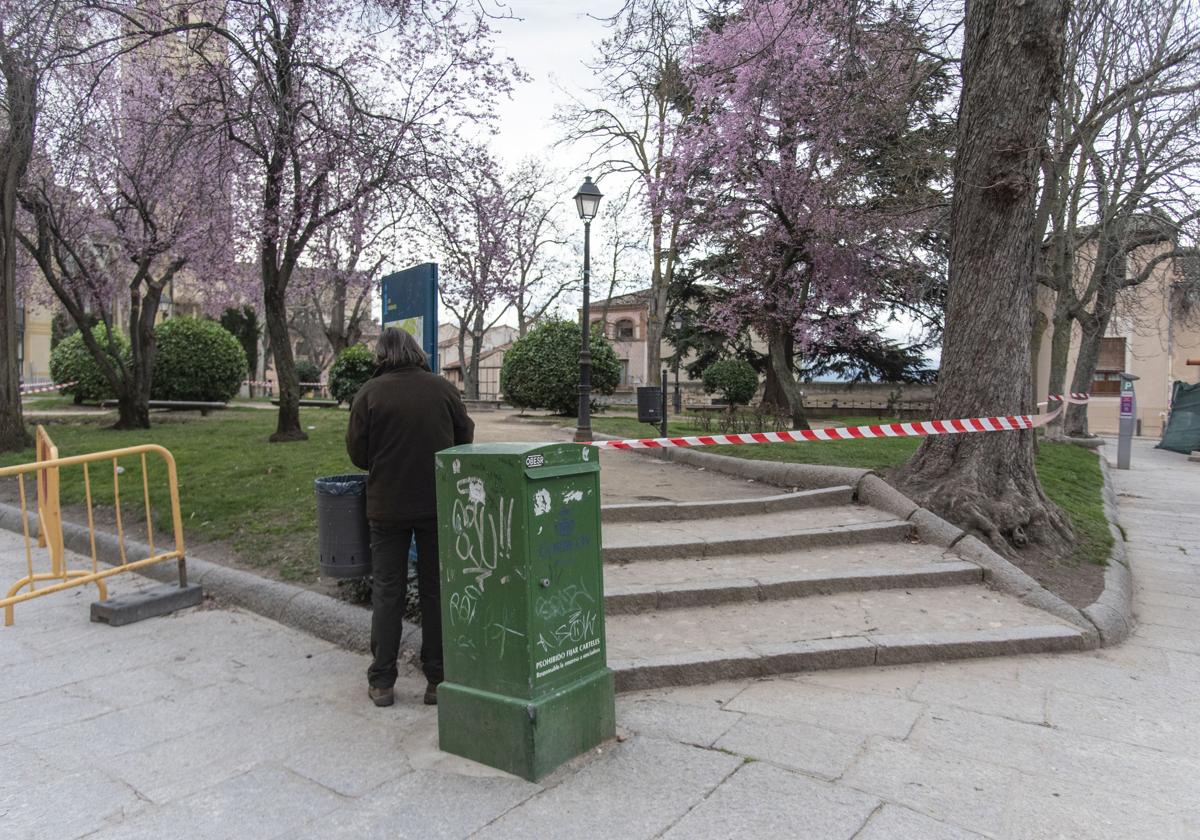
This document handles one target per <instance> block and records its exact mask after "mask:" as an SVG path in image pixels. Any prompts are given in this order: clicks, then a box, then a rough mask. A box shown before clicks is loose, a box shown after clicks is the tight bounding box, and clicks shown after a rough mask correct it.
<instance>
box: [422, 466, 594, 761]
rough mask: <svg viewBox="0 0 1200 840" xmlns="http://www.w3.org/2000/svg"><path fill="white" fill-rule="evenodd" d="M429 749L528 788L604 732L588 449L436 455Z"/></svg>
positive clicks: (591, 485) (592, 484) (591, 491)
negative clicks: (435, 615) (435, 631)
mask: <svg viewBox="0 0 1200 840" xmlns="http://www.w3.org/2000/svg"><path fill="white" fill-rule="evenodd" d="M437 501H438V537H439V553H440V557H439V559H440V564H441V604H442V639H443V641H442V649H443V656H444V659H445V667H446V681H445V682H444V683H442V684H441V686H440V687H439V688H438V740H439V745H440V747H441V749H443V750H445V751H446V752H449V753H453V754H455V755H460V756H463V757H465V758H469V759H472V760H474V761H478V762H480V763H482V764H487V765H489V766H491V767H496V768H498V769H501V770H505V771H507V772H509V773H513V774H515V775H518V776H521V777H523V778H525V779H529V780H530V781H536V780H537V779H539V778H541V777H543V776H545V775H546V774H547V773H549V772H550V771H551V770H553V769H554V768H555V767H557V766H558V765H560V764H562V763H563V762H564V761H567V760H568V759H570V758H573V757H574V756H576V755H579V754H580V753H583V752H586V751H587V750H589V749H591V748H593V747H595V746H596V745H597V744H599V743H601V742H602V741H604V740H607V739H608V738H611V737H613V736H614V734H615V727H616V722H615V711H614V699H613V695H614V692H613V686H614V684H613V674H612V671H610V670H609V669H608V667H607V665H606V660H605V647H604V580H603V573H602V568H601V553H600V548H601V543H600V465H599V463H598V451H597V450H596V449H594V448H593V447H590V446H581V445H578V444H551V445H545V444H524V443H498V444H474V445H468V446H458V447H455V448H453V449H447V450H444V451H442V452H439V453H438V455H437Z"/></svg>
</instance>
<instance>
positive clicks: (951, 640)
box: [606, 585, 1086, 691]
mask: <svg viewBox="0 0 1200 840" xmlns="http://www.w3.org/2000/svg"><path fill="white" fill-rule="evenodd" d="M606 625H607V630H606V633H607V645H608V662H609V666H610V667H611V668H612V669H613V671H614V672H615V673H616V677H617V686H618V689H619V690H621V691H632V690H637V689H645V688H658V687H663V686H672V685H694V684H700V683H708V682H717V681H719V680H728V679H746V678H751V677H758V676H767V675H770V674H781V673H793V672H798V671H807V670H817V669H826V668H851V667H860V666H865V665H893V664H901V663H907V662H927V661H937V660H945V659H961V658H969V657H977V656H998V655H1006V654H1017V653H1036V652H1049V651H1060V650H1080V649H1082V648H1083V647H1085V645H1086V639H1085V637H1084V635H1083V633H1082V632H1081V631H1080V630H1079V628H1077V627H1074V626H1073V625H1070V624H1068V623H1066V622H1063V621H1059V620H1058V619H1056V618H1054V617H1053V616H1051V615H1048V614H1047V613H1044V612H1042V611H1041V610H1038V609H1035V608H1033V607H1028V606H1025V605H1024V604H1022V603H1021V602H1019V601H1018V600H1016V599H1015V598H1012V597H1010V596H1008V595H1004V594H1002V593H999V592H994V591H992V590H990V589H988V588H986V587H985V586H982V585H970V586H950V587H940V588H936V589H912V590H903V589H889V590H882V591H872V592H843V593H837V594H831V595H816V596H811V597H806V598H788V599H781V600H774V601H753V602H742V603H736V604H723V605H721V606H702V607H691V608H683V609H670V610H658V611H653V612H645V613H638V614H632V615H620V614H617V615H613V616H612V617H611V618H609V619H608V620H607V622H606Z"/></svg>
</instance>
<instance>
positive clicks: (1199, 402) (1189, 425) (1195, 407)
mask: <svg viewBox="0 0 1200 840" xmlns="http://www.w3.org/2000/svg"><path fill="white" fill-rule="evenodd" d="M1158 448H1159V449H1170V450H1171V451H1172V452H1182V453H1183V454H1184V455H1187V454H1189V453H1192V452H1197V451H1200V382H1198V383H1196V384H1195V385H1189V384H1187V383H1186V382H1176V383H1175V388H1174V390H1172V392H1171V420H1170V422H1168V423H1167V430H1166V431H1165V432H1163V439H1162V443H1160V444H1159V445H1158Z"/></svg>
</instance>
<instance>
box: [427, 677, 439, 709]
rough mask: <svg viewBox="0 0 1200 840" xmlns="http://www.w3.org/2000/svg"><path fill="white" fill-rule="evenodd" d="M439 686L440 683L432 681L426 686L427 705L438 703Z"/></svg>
mask: <svg viewBox="0 0 1200 840" xmlns="http://www.w3.org/2000/svg"><path fill="white" fill-rule="evenodd" d="M437 687H438V684H437V683H433V682H431V683H430V684H429V685H427V686H425V705H426V706H436V705H437Z"/></svg>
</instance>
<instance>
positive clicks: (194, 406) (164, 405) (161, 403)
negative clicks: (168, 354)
mask: <svg viewBox="0 0 1200 840" xmlns="http://www.w3.org/2000/svg"><path fill="white" fill-rule="evenodd" d="M117 405H119V403H118V402H117V401H116V400H104V401H103V402H102V403H100V407H101V408H116V407H117ZM147 405H148V406H149V407H150V408H152V409H158V410H160V411H199V412H200V416H201V417H207V416H208V412H210V411H220V410H221V409H223V408H228V407H229V403H223V402H203V401H201V400H150V401H149V402H148V403H147Z"/></svg>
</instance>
